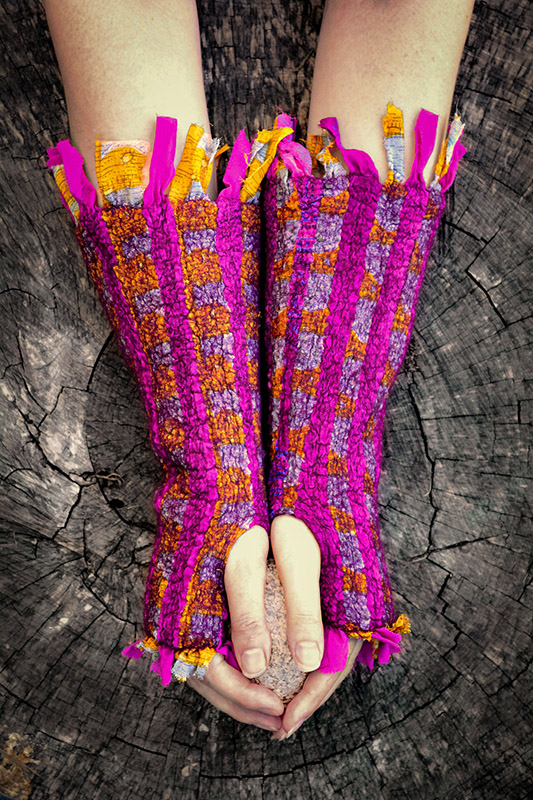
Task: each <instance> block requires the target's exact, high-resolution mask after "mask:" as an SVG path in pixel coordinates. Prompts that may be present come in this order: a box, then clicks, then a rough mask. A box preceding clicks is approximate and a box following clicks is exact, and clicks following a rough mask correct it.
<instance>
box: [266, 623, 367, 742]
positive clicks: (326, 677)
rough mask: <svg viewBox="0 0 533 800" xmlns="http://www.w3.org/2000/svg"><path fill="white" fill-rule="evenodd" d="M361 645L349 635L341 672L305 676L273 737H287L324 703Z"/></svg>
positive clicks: (344, 676) (338, 683)
mask: <svg viewBox="0 0 533 800" xmlns="http://www.w3.org/2000/svg"><path fill="white" fill-rule="evenodd" d="M362 645H363V640H362V639H355V638H353V637H350V640H349V645H348V646H349V653H348V660H347V662H346V666H345V668H344V669H343V670H342V672H332V673H329V674H327V673H323V672H318V671H316V672H313V673H312V674H311V675H309V676H308V677H307V680H306V682H305V684H304V686H303V689H302V691H301V692H300V693H299V694H297V695H296V697H294V698H293V699H292V700H291V702H290V703H289V705H288V706H287V708H286V709H285V714H284V715H283V720H282V722H283V727H282V728H280V729H279V730H278V731H276V732H275V733H274V734H273V736H272V738H273V739H287V738H288V737H289V736H292V734H293V733H295V731H297V730H298V728H299V727H300V726H301V725H302V724H303V723H304V722H305V721H306V720H308V719H309V717H310V716H312V715H313V714H314V713H315V711H316V710H317V708H320V706H322V705H324V703H325V702H326V700H328V699H329V698H330V697H331V695H332V694H333V692H334V691H335V690H336V689H337V688H338V686H339V685H340V684H341V683H342V681H343V680H344V679H345V678H346V677H347V675H349V673H350V671H351V669H352V667H353V665H354V661H355V659H356V656H357V654H358V652H359V650H360V649H361V647H362Z"/></svg>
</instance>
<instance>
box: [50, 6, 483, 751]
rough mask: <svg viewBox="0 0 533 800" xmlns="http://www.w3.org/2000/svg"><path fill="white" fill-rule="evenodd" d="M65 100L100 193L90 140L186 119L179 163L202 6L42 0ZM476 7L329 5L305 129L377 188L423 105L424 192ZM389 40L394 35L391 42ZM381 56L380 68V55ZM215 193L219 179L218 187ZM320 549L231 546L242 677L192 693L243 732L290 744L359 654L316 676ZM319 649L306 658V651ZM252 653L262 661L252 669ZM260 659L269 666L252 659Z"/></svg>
mask: <svg viewBox="0 0 533 800" xmlns="http://www.w3.org/2000/svg"><path fill="white" fill-rule="evenodd" d="M43 5H44V7H45V10H46V15H47V19H48V23H49V27H50V32H51V35H52V39H53V43H54V47H55V51H56V55H57V59H58V62H59V66H60V69H61V74H62V78H63V84H64V89H65V96H66V100H67V107H68V114H69V125H70V132H71V140H72V142H73V144H74V145H75V146H76V147H77V148H78V149H79V150H80V152H81V153H82V155H83V157H84V162H85V170H86V173H87V175H88V177H89V179H90V180H91V182H92V183H93V184H94V185H96V174H95V169H94V139H95V136H98V137H99V138H101V139H147V140H149V141H153V137H154V132H155V118H156V116H157V115H159V116H171V117H176V118H177V119H178V120H179V134H178V147H177V151H176V163H177V162H178V161H179V158H180V156H181V151H182V149H183V143H184V139H185V134H186V132H187V129H188V127H189V124H190V123H192V122H195V123H198V124H199V125H202V126H203V127H204V129H205V130H206V131H209V122H208V114H207V107H206V101H205V93H204V87H203V75H202V63H201V51H200V37H199V31H198V19H197V12H196V4H195V2H193V1H192V0H173V2H169V0H165V2H162V0H152V2H150V3H149V4H148V3H146V2H142V0H114V2H113V3H109V2H106V1H105V0H91V2H88V0H43ZM472 6H473V0H424V2H420V0H328V2H327V3H326V8H325V11H324V18H323V23H322V28H321V32H320V37H319V43H318V49H317V56H316V63H315V72H314V77H313V85H312V93H311V107H310V113H309V132H310V133H318V132H319V130H320V129H319V126H318V122H319V120H320V119H321V118H322V117H326V116H336V117H337V118H338V120H339V124H340V131H341V134H342V137H343V144H344V146H345V147H355V148H359V149H361V150H365V151H366V152H368V153H369V154H370V155H371V156H372V158H373V159H374V163H375V164H376V167H377V169H378V171H379V175H380V179H381V180H385V178H386V175H387V167H386V161H385V152H384V148H383V143H382V131H381V117H382V116H383V113H384V111H385V109H386V103H387V101H393V102H394V103H395V104H396V105H397V106H399V107H400V108H401V109H402V110H403V112H404V119H405V130H406V174H408V173H409V168H410V165H411V162H412V158H413V141H412V137H409V136H408V135H407V134H408V132H410V131H412V130H413V126H414V122H415V120H416V116H417V114H418V111H419V110H420V108H421V107H424V108H427V109H428V110H429V111H433V112H435V113H437V114H439V134H438V137H437V144H436V146H435V150H434V153H433V156H432V159H430V163H429V164H428V167H427V168H426V170H425V173H424V176H425V178H426V180H427V181H428V182H429V181H430V179H431V174H432V171H433V169H434V165H435V162H436V158H437V155H438V150H439V149H440V144H441V142H442V139H443V137H444V135H445V129H446V126H447V122H448V117H449V113H450V107H451V101H452V96H453V89H454V85H455V80H456V75H457V70H458V67H459V61H460V58H461V53H462V50H463V47H464V42H465V39H466V35H467V32H468V25H469V22H470V17H471V13H472ZM393 31H394V34H393V33H392V32H393ZM384 54H386V59H385V58H384ZM209 191H210V194H211V196H212V197H215V196H216V186H215V183H214V181H213V182H212V184H211V187H210V190H209ZM269 541H270V544H271V546H272V552H273V555H274V559H275V562H276V567H277V570H278V573H279V575H280V579H281V582H282V585H283V590H284V594H285V602H286V608H287V633H288V640H289V646H290V649H291V652H292V654H293V656H294V658H295V660H296V661H297V663H298V665H299V666H300V668H301V669H302V670H303V671H304V672H308V673H310V674H309V675H308V677H307V680H306V682H305V685H304V687H303V689H302V690H301V691H300V693H299V694H298V695H297V696H296V697H295V698H294V699H293V700H292V701H291V702H290V703H289V704H288V706H287V707H286V708H284V706H283V703H282V702H281V700H280V699H279V698H278V697H277V695H275V694H274V692H272V691H270V690H269V689H267V688H266V687H264V686H259V685H257V684H254V683H251V681H250V680H249V678H252V677H255V676H258V675H260V674H261V673H262V672H264V670H265V669H266V667H267V664H268V660H269V658H270V648H271V639H270V632H269V629H268V626H267V623H266V616H265V609H264V586H265V581H266V561H267V557H268V552H269ZM319 576H320V550H319V547H318V544H317V542H316V540H315V537H314V535H313V533H312V532H311V531H310V530H309V529H308V528H307V527H306V526H305V525H304V523H303V522H301V521H300V520H297V519H295V518H293V517H290V516H278V517H276V518H275V519H274V520H273V522H272V525H271V530H270V539H269V534H268V533H267V531H266V530H265V529H264V528H261V527H259V526H256V527H254V528H251V529H250V530H249V531H247V532H246V533H244V534H242V535H241V536H240V537H239V539H238V540H237V542H236V543H235V545H234V546H233V548H232V549H231V551H230V553H229V556H228V560H227V564H226V570H225V588H226V594H227V598H228V604H229V610H230V618H231V628H232V641H233V646H234V650H235V655H236V658H237V661H238V663H239V665H240V667H241V670H242V672H239V671H238V670H236V669H234V668H233V667H231V666H230V665H229V664H228V663H227V662H226V661H225V659H224V658H223V657H222V656H221V655H220V654H216V655H215V657H214V658H213V660H212V661H211V663H210V665H209V667H208V669H207V672H206V675H205V678H204V679H203V680H199V679H191V680H189V681H188V685H189V686H190V687H191V688H192V689H195V690H196V691H197V692H198V693H199V694H201V695H202V696H203V697H205V698H206V699H207V700H208V701H209V702H210V703H212V704H213V705H214V706H215V707H216V708H218V709H220V710H221V711H223V712H224V713H226V714H228V715H229V716H231V717H233V718H234V719H236V720H239V721H240V722H244V723H247V724H250V725H256V726H258V727H260V728H264V729H266V730H271V731H274V733H273V738H276V739H283V738H287V737H288V736H289V735H292V733H294V731H295V730H297V728H298V727H299V726H300V725H301V724H302V723H303V722H304V721H305V720H306V719H309V717H311V716H312V714H313V713H314V712H315V711H316V710H317V709H318V708H319V707H320V706H321V705H322V704H323V703H325V702H326V700H327V699H328V698H329V697H330V695H331V694H332V693H333V692H334V691H335V689H336V688H337V687H338V686H339V684H340V683H341V682H342V681H343V680H344V678H345V677H346V676H347V675H348V674H349V672H350V671H351V669H352V666H353V663H354V661H355V658H356V656H357V653H358V652H359V649H360V647H361V645H362V642H361V640H356V639H353V638H352V639H350V652H349V657H348V662H347V664H346V668H345V669H344V670H343V671H342V672H338V673H333V674H329V675H328V674H324V673H321V672H319V671H318V670H317V668H318V666H319V664H320V661H321V659H322V655H323V651H324V636H323V623H322V617H321V603H320V593H319ZM304 642H310V643H314V644H315V645H316V647H315V650H314V652H313V648H304V650H305V653H306V655H307V659H304V658H303V657H302V656H301V655H300V652H299V649H298V645H299V644H301V643H304ZM248 650H255V651H259V654H258V653H257V652H256V659H255V660H254V659H251V660H247V658H246V656H245V653H246V651H248ZM261 653H263V654H264V659H263V661H261V660H260V658H259V660H258V659H257V655H260V654H261Z"/></svg>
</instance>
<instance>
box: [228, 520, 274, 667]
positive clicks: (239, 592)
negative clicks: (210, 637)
mask: <svg viewBox="0 0 533 800" xmlns="http://www.w3.org/2000/svg"><path fill="white" fill-rule="evenodd" d="M268 546H269V541H268V534H267V532H266V531H265V529H264V528H261V527H260V526H259V525H256V526H254V527H253V528H250V530H248V531H246V533H243V534H242V535H241V536H239V538H238V539H237V541H236V542H235V544H234V545H233V547H232V548H231V551H230V553H229V556H228V559H227V562H226V570H225V574H224V583H225V587H226V595H227V598H228V606H229V612H230V619H231V640H232V642H233V649H234V651H235V657H236V659H237V661H238V663H239V666H240V668H241V670H242V672H243V674H244V675H246V676H247V677H248V678H257V677H258V676H259V675H261V674H262V673H263V672H264V671H265V670H266V668H267V666H268V662H269V661H270V651H271V638H270V631H269V629H268V625H267V621H266V615H265V581H266V561H267V556H268Z"/></svg>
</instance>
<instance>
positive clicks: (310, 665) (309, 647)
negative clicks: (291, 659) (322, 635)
mask: <svg viewBox="0 0 533 800" xmlns="http://www.w3.org/2000/svg"><path fill="white" fill-rule="evenodd" d="M296 660H297V661H298V663H299V664H300V666H301V667H302V669H303V670H304V671H306V672H311V671H312V670H314V669H318V668H319V666H320V661H321V658H320V650H319V649H318V645H317V643H316V642H299V643H298V644H297V645H296Z"/></svg>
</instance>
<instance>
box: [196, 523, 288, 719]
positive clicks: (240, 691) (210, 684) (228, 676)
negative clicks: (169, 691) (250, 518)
mask: <svg viewBox="0 0 533 800" xmlns="http://www.w3.org/2000/svg"><path fill="white" fill-rule="evenodd" d="M268 549H269V540H268V534H267V532H266V531H265V530H264V528H261V527H259V526H255V527H253V528H250V530H248V531H246V533H243V534H242V535H241V536H240V537H239V538H238V539H237V541H236V542H235V544H234V545H233V547H232V548H231V551H230V554H229V556H228V560H227V562H226V569H225V573H224V583H225V587H226V594H227V598H228V605H229V612H230V619H231V638H232V642H233V649H234V651H235V656H236V658H237V661H238V662H239V666H240V667H241V670H242V674H241V673H240V672H239V670H237V669H235V668H234V667H232V666H230V665H229V664H228V663H227V661H226V660H225V658H224V657H223V656H222V655H221V654H220V653H216V654H215V655H214V656H213V658H212V660H211V662H210V664H209V666H208V668H207V670H206V674H205V676H204V678H203V679H199V678H191V679H189V680H188V681H187V683H188V685H189V686H190V687H191V688H192V689H194V690H195V691H197V692H198V693H199V694H201V695H202V697H205V699H206V700H208V701H209V702H210V703H212V704H213V705H214V706H215V708H218V709H219V710H220V711H223V712H224V713H225V714H228V715H229V716H230V717H233V719H236V720H238V721H239V722H244V723H246V724H248V725H257V726H258V727H259V728H264V729H266V730H269V731H275V730H278V729H279V728H280V727H281V715H282V714H283V703H282V702H281V700H280V699H279V697H278V696H277V695H276V694H274V692H272V691H271V690H270V689H267V688H266V687H265V686H260V685H258V684H255V683H251V682H250V681H249V680H248V678H254V677H256V676H258V675H261V674H262V673H263V672H264V671H265V670H266V668H267V666H268V662H269V661H270V650H271V644H272V643H271V639H270V631H269V629H268V626H267V623H266V616H265V596H264V595H265V580H266V562H267V556H268ZM247 650H255V651H258V652H256V653H255V654H254V655H253V657H251V658H250V659H248V658H247V657H246V656H245V651H247Z"/></svg>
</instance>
